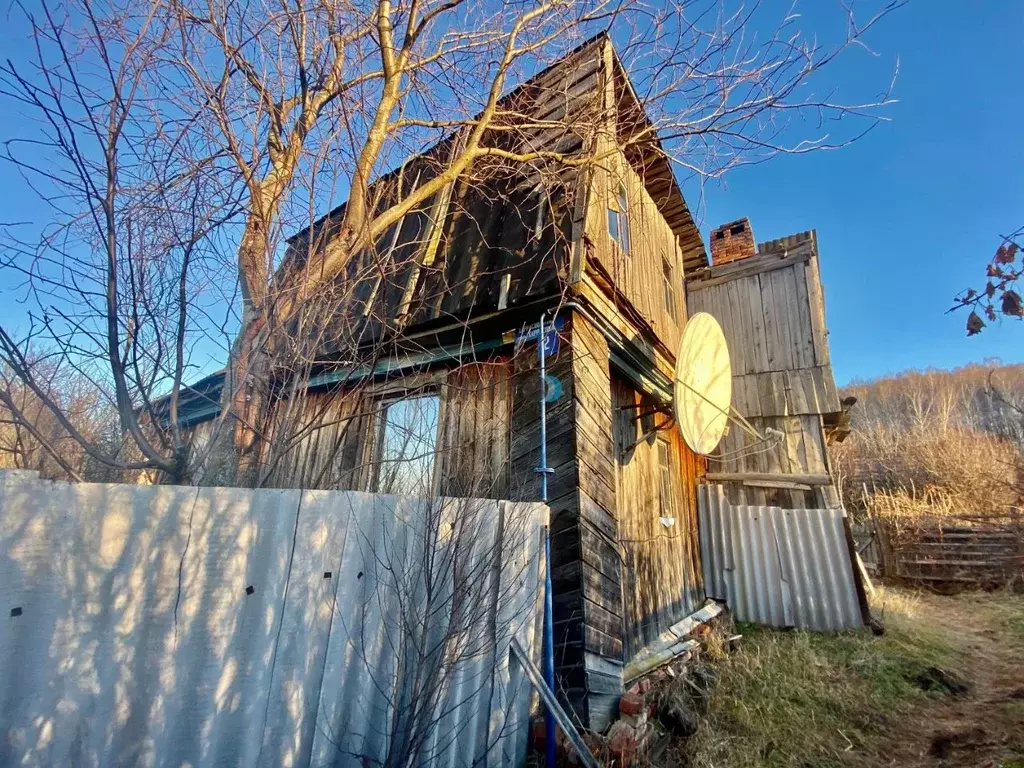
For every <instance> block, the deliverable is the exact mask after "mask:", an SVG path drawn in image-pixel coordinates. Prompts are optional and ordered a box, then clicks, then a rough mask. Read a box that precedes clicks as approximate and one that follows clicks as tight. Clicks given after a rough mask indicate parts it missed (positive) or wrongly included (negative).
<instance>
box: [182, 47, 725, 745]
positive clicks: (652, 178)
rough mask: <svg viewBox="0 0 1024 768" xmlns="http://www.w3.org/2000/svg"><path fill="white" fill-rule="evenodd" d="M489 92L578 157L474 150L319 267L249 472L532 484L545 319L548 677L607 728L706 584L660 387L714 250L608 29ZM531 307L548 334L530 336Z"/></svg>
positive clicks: (464, 489)
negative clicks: (372, 239)
mask: <svg viewBox="0 0 1024 768" xmlns="http://www.w3.org/2000/svg"><path fill="white" fill-rule="evenodd" d="M502 105H503V107H504V109H503V112H504V113H505V114H506V115H507V117H506V118H504V119H505V121H506V122H505V124H504V130H502V131H495V132H494V133H495V136H494V137H493V139H492V140H493V141H495V142H507V144H505V145H504V146H512V147H514V148H522V147H537V146H543V147H548V148H553V149H555V150H557V151H558V152H560V153H562V154H563V155H566V156H573V157H582V158H590V160H589V161H588V162H586V163H583V164H576V163H573V164H567V163H564V162H561V163H560V162H558V161H546V162H544V163H541V162H538V163H537V164H535V165H530V166H524V165H518V166H509V165H508V164H507V163H506V164H504V165H502V164H500V163H494V164H487V163H481V164H477V165H475V166H474V167H473V169H472V170H471V172H470V173H468V174H466V176H465V177H464V178H460V179H458V180H457V181H455V182H454V183H453V184H451V185H449V186H447V187H445V188H444V189H442V190H441V191H440V192H438V193H437V194H436V195H434V196H433V197H432V198H430V199H429V200H428V201H427V202H426V203H424V205H423V206H421V207H420V208H419V209H417V210H415V211H413V212H412V213H410V214H409V215H407V216H406V217H405V218H404V219H402V220H401V221H400V222H398V223H397V224H396V225H395V226H394V227H393V228H392V229H391V231H389V232H387V233H386V234H385V235H384V236H383V237H382V238H380V240H379V241H378V242H377V243H376V245H375V247H374V248H373V249H368V251H367V252H366V253H363V254H359V255H358V256H357V257H354V258H352V259H351V260H350V261H349V263H347V264H346V265H345V268H344V270H343V271H342V273H341V274H340V275H339V276H338V277H337V279H336V280H335V281H334V284H333V290H334V295H335V296H337V301H336V308H335V310H334V311H333V313H332V314H331V317H330V322H328V323H325V324H324V325H323V327H322V328H319V329H318V330H320V331H321V333H320V335H319V336H318V342H317V345H316V366H315V370H314V371H313V374H312V376H311V377H310V378H308V380H306V381H304V382H303V383H302V387H301V390H300V391H295V390H294V388H292V389H289V388H288V387H284V388H282V389H281V390H280V391H281V392H285V393H286V394H281V395H280V396H279V397H278V398H277V399H276V401H275V402H274V406H273V409H272V410H273V412H274V413H273V414H272V415H271V417H270V421H271V422H272V423H278V424H280V423H281V422H282V420H283V419H285V418H286V417H287V418H291V419H293V421H294V422H295V423H297V424H298V425H299V426H300V429H298V430H295V429H292V430H288V431H287V433H286V431H285V430H283V429H282V430H281V432H280V439H271V440H268V441H267V443H268V445H267V447H266V448H265V450H264V452H263V455H262V459H261V461H262V462H263V470H264V471H263V477H264V482H265V483H266V484H269V485H277V486H282V487H306V488H348V489H358V490H366V491H374V492H408V488H409V483H410V481H415V482H416V483H418V484H419V485H420V487H422V486H423V485H424V484H426V485H427V487H429V489H430V490H431V492H434V493H438V494H441V495H445V496H469V497H489V498H508V499H530V500H536V499H539V498H541V490H540V479H539V475H538V472H537V468H538V467H539V466H540V436H541V413H540V408H541V406H540V399H541V385H540V379H539V376H538V349H537V344H538V339H540V342H539V343H543V344H545V345H546V356H547V374H548V379H547V382H546V384H545V387H544V396H545V398H546V436H547V441H546V452H547V466H548V467H549V468H551V470H552V472H551V473H550V474H549V476H548V494H547V497H548V503H549V505H550V509H551V521H552V522H551V542H552V568H553V582H554V614H555V644H556V652H555V657H556V659H555V660H556V674H557V688H558V692H559V694H560V695H561V696H562V697H563V698H564V699H565V701H566V702H567V703H568V704H569V705H571V708H572V709H573V711H574V712H575V713H576V715H577V716H578V717H579V719H580V721H581V722H582V724H583V725H585V726H586V727H589V728H596V729H601V728H603V727H604V725H605V724H606V723H607V722H608V721H609V718H610V717H611V716H612V715H613V714H614V713H617V705H618V698H619V695H620V694H621V691H622V685H623V668H624V665H626V664H628V663H629V662H630V660H631V659H633V658H634V657H635V656H636V654H637V653H638V652H639V651H640V650H641V649H642V648H644V647H645V646H646V645H648V644H650V643H651V642H652V641H654V639H655V638H656V637H657V636H658V635H659V634H660V633H661V632H663V631H664V630H665V629H667V628H668V627H670V626H671V625H672V624H674V623H675V622H677V621H679V620H680V619H682V618H683V617H685V616H686V615H688V614H689V613H691V612H693V611H694V610H696V609H697V608H698V607H699V606H700V604H701V603H702V602H703V598H704V594H703V589H702V586H701V576H700V573H701V568H700V564H699V552H698V544H697V542H698V539H697V535H696V504H697V501H696V484H697V481H698V478H699V477H700V475H701V474H702V473H703V471H704V461H703V460H702V459H701V458H700V457H698V456H696V455H695V454H694V453H693V452H692V451H690V450H689V448H688V447H687V446H686V445H685V444H684V442H683V441H682V439H681V438H680V436H679V434H678V431H677V430H675V429H674V428H673V427H672V424H671V421H670V417H669V416H668V412H667V410H666V408H665V406H666V405H667V404H668V403H669V401H670V398H671V384H672V374H673V365H674V361H675V352H676V348H677V345H678V343H679V339H680V334H681V330H682V328H683V326H684V324H685V323H686V318H687V304H686V295H685V292H684V280H683V278H684V273H685V272H688V271H690V270H694V269H697V268H700V267H703V266H706V264H707V256H706V253H705V250H704V246H703V243H702V240H701V237H700V234H699V232H698V230H697V228H696V226H695V225H694V222H693V220H692V218H691V215H690V212H689V210H688V208H687V205H686V202H685V201H684V199H683V196H682V193H681V192H680V189H679V186H678V184H677V182H676V180H675V178H674V175H673V171H672V168H671V165H670V163H669V161H668V160H667V159H666V157H665V154H664V152H663V151H662V149H661V146H660V144H659V142H658V140H657V138H656V134H655V133H654V132H653V131H652V130H651V124H650V122H649V121H648V119H647V118H646V116H645V114H644V111H643V108H642V106H641V103H640V101H639V99H638V98H637V96H636V94H635V92H634V90H633V88H632V86H631V84H630V82H629V79H628V77H627V74H626V70H625V68H624V66H623V64H622V62H621V61H620V60H619V58H618V56H617V55H616V53H615V51H614V49H613V46H612V45H611V43H610V41H609V40H608V38H607V37H606V36H604V35H601V36H599V37H597V38H595V39H593V40H591V41H589V42H587V43H585V44H584V45H582V46H581V47H580V48H578V49H577V50H575V51H573V52H572V53H571V54H569V55H568V56H567V57H565V58H564V59H563V60H561V61H559V62H558V63H557V64H555V65H554V66H552V67H550V68H549V69H547V70H545V71H543V72H541V73H539V74H538V75H536V76H535V77H533V78H532V79H531V80H529V81H528V82H526V83H524V84H523V85H522V86H520V87H518V88H516V89H515V90H514V91H513V92H511V93H510V94H508V95H507V96H506V97H505V98H504V99H503V100H502ZM638 137H643V139H642V140H637V139H638ZM458 140H459V139H458V135H457V134H456V135H454V136H452V137H449V138H447V139H445V140H444V141H442V142H440V143H439V144H438V145H436V146H434V147H432V148H431V149H429V150H427V151H426V152H424V153H423V154H421V155H417V156H415V157H412V158H410V159H409V160H408V161H407V162H405V163H403V164H402V166H401V167H400V168H397V169H395V170H394V171H393V172H391V173H389V174H387V175H385V176H384V177H382V178H381V179H380V180H379V181H378V182H377V184H376V187H375V190H376V195H375V196H376V198H377V199H378V200H379V201H381V202H380V204H381V205H384V204H387V203H388V201H389V200H392V199H394V198H395V196H400V195H402V194H403V190H407V189H408V188H409V185H416V184H423V183H425V182H426V180H428V179H430V178H432V177H433V176H434V175H435V174H436V173H437V170H438V169H439V168H441V167H443V164H444V163H445V162H446V158H447V157H449V156H450V152H451V151H452V147H453V146H454V142H457V141H458ZM623 147H625V148H626V149H623ZM343 210H344V209H343V207H340V208H338V209H336V210H334V211H332V212H330V213H329V214H328V215H326V216H325V217H324V218H323V219H321V220H320V221H318V222H317V223H316V224H314V225H313V226H312V227H310V228H309V229H308V230H306V231H303V232H301V233H299V234H298V235H297V236H296V237H294V238H293V239H292V241H291V245H290V250H289V253H288V255H287V257H286V266H285V269H286V270H291V274H293V275H296V276H297V277H296V278H295V279H299V277H298V276H301V274H302V266H303V265H304V264H305V263H307V261H308V258H309V255H310V254H311V253H313V252H315V250H316V249H318V248H329V247H330V242H331V238H332V237H333V236H334V234H335V229H336V228H337V223H338V221H339V220H340V216H341V214H342V212H343ZM542 315H543V317H544V318H545V322H546V323H547V324H548V327H549V328H552V329H553V332H550V333H545V335H544V336H543V337H542V338H541V337H540V336H539V332H538V330H537V324H538V321H539V320H540V319H541V317H542ZM367 350H372V353H371V352H366V354H364V352H365V351H367ZM381 350H384V351H385V352H384V353H382V352H381ZM218 388H219V379H218V377H217V376H213V377H210V378H208V379H207V380H204V382H201V383H200V384H199V385H197V386H196V387H195V388H193V389H192V390H190V391H189V392H188V393H187V395H186V397H185V398H184V399H183V405H182V408H183V410H184V413H183V414H182V418H183V421H184V423H186V424H188V425H189V426H191V427H192V429H193V430H194V435H195V439H196V440H201V439H202V438H203V432H204V422H206V423H208V420H209V419H212V418H213V417H214V416H215V415H216V414H217V412H218V405H217V403H218V402H219V394H218ZM288 393H290V394H288ZM413 420H415V422H416V423H415V424H412V423H411V421H413ZM398 432H401V433H402V434H403V435H404V436H405V439H406V441H409V440H411V441H412V442H413V443H415V444H416V446H417V447H418V449H419V450H418V451H417V458H416V461H415V464H414V466H413V468H412V469H411V470H408V471H395V467H394V464H395V462H396V461H397V460H398V458H399V457H398V456H396V455H395V452H394V450H393V445H392V435H393V434H395V433H398ZM286 434H287V435H289V436H288V437H285V435H286Z"/></svg>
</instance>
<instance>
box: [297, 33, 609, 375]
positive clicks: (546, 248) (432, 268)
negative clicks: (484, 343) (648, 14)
mask: <svg viewBox="0 0 1024 768" xmlns="http://www.w3.org/2000/svg"><path fill="white" fill-rule="evenodd" d="M599 77H600V47H599V45H598V42H597V41H592V42H590V43H588V44H587V45H585V46H583V47H581V48H580V49H578V50H577V51H575V52H574V53H572V54H570V55H569V56H568V57H566V58H565V59H563V60H561V61H560V62H559V63H558V64H556V65H554V66H553V67H551V68H549V69H548V70H545V71H544V72H542V73H540V74H539V75H537V76H536V77H534V78H533V79H531V80H530V81H528V82H527V83H524V84H523V85H522V86H520V87H518V88H516V89H515V90H514V91H512V92H511V93H509V94H508V95H507V96H506V97H504V98H503V99H502V101H501V104H500V109H499V113H498V116H497V118H496V123H497V124H498V125H500V127H501V130H494V131H491V132H490V133H489V134H488V135H487V137H486V140H485V145H487V146H496V147H500V148H502V149H508V150H511V151H515V152H519V153H529V152H533V151H538V150H544V151H546V152H552V151H553V152H559V153H564V154H565V155H567V156H576V155H578V154H579V153H581V152H583V151H584V150H585V149H586V148H587V147H588V139H589V138H590V136H591V135H592V131H593V126H594V125H595V122H596V119H597V108H598V106H599V105H598V92H599V91H598V88H597V83H598V80H599ZM457 141H459V136H458V135H453V136H449V137H448V138H446V139H444V140H443V141H442V142H440V143H439V144H437V145H435V146H434V147H431V148H430V149H429V150H427V151H426V152H424V153H423V154H422V155H418V156H415V157H413V158H411V159H409V160H407V161H406V162H405V163H404V164H403V165H402V166H401V167H400V168H399V169H395V170H394V171H391V172H390V173H388V174H387V175H385V176H384V177H382V178H381V179H380V180H379V181H378V182H377V183H376V185H375V186H374V190H373V197H374V199H375V204H376V206H377V208H378V209H379V210H384V209H386V208H387V207H388V206H390V205H392V204H393V203H394V201H395V200H396V199H401V197H402V196H403V195H406V194H408V192H409V191H410V190H411V189H413V188H415V187H417V186H418V185H422V184H425V183H427V182H428V181H429V180H431V179H433V178H435V177H436V175H437V174H438V173H439V172H440V170H441V169H442V168H443V167H444V164H445V163H446V162H447V160H448V158H450V157H451V156H452V151H453V145H454V143H455V142H457ZM577 176H578V170H577V168H576V167H575V166H571V165H566V164H563V163H559V162H558V161H556V160H550V159H547V160H542V159H539V158H538V159H537V160H536V161H535V162H531V163H527V164H523V163H510V162H508V161H504V160H501V159H498V158H494V157H483V158H480V159H479V160H478V161H477V162H476V163H475V164H474V165H473V167H472V168H471V169H470V170H469V171H467V172H466V173H465V174H463V175H462V176H461V177H460V178H459V179H458V180H457V181H456V182H455V183H454V184H453V185H452V187H451V188H450V189H445V190H443V191H442V192H440V193H438V194H437V195H434V196H433V197H431V198H430V199H428V200H426V201H424V202H423V203H422V204H421V205H419V206H418V207H417V208H416V209H415V210H413V211H412V212H410V213H409V214H407V215H406V216H405V217H404V218H403V219H402V220H401V221H400V222H399V223H398V224H397V225H395V226H394V227H392V228H390V229H389V230H388V231H387V232H385V233H384V234H383V235H382V236H380V237H379V238H378V240H377V242H376V243H374V246H373V247H372V248H369V249H366V250H364V251H363V252H361V253H359V254H358V255H356V256H354V257H352V258H351V259H350V260H349V261H348V263H347V264H346V265H345V267H344V268H343V269H342V271H341V273H340V274H339V275H338V276H337V277H336V278H334V279H333V280H332V281H331V283H330V285H329V286H326V287H323V288H319V289H318V296H317V298H316V300H317V301H320V302H325V303H326V305H327V306H328V308H329V311H328V312H327V313H326V314H327V315H329V317H330V321H329V327H327V328H324V327H320V326H319V325H318V326H317V328H316V332H317V333H322V334H323V336H324V338H323V341H322V343H319V344H318V345H317V350H316V357H317V358H318V359H321V360H323V361H325V362H326V361H328V360H331V359H338V358H343V357H345V355H346V352H347V351H348V350H351V349H352V348H353V347H358V346H362V345H367V344H370V343H373V342H376V341H379V340H380V339H382V338H387V337H397V336H400V335H401V334H403V333H408V332H409V331H411V330H412V329H414V328H416V327H417V326H424V325H425V324H431V323H436V322H440V321H444V320H453V319H464V318H467V317H469V316H471V315H479V314H482V313H485V312H488V311H494V310H497V309H498V308H499V304H500V305H501V307H502V308H504V307H505V306H508V307H513V306H515V305H517V304H521V303H523V302H525V301H528V300H531V299H534V298H538V297H541V296H545V295H552V294H555V293H557V292H558V290H559V289H560V285H561V281H562V279H563V277H564V275H565V273H566V270H567V265H568V260H569V251H570V244H571V240H572V234H573V232H572V213H573V209H574V206H575V205H576V197H577V194H578V190H577ZM343 217H344V205H342V206H339V207H338V208H336V209H335V210H333V211H332V212H331V213H330V214H328V215H327V216H325V217H324V218H323V219H321V220H320V221H318V222H316V223H315V224H314V225H313V226H312V227H310V228H309V229H308V230H306V231H304V232H301V233H299V234H298V235H297V236H296V237H294V238H293V239H292V240H291V242H290V249H289V254H288V257H287V258H286V265H287V267H286V269H287V273H288V276H287V277H283V278H282V283H283V285H284V287H285V289H287V285H288V284H289V282H290V281H293V280H297V279H302V278H303V277H304V276H303V274H302V266H303V265H304V264H305V263H307V259H308V256H309V254H310V253H311V252H314V251H315V250H317V249H324V248H329V247H330V244H331V240H332V238H333V237H335V236H336V235H337V230H338V227H339V225H340V222H341V220H342V219H343ZM436 228H439V230H440V231H439V232H438V231H436ZM432 238H433V240H434V241H435V242H436V243H437V247H436V250H434V249H432V248H431V247H429V246H430V243H431V239H432ZM282 274H284V273H282ZM313 277H315V276H313ZM506 283H507V285H506ZM503 286H504V287H503ZM331 308H333V309H331Z"/></svg>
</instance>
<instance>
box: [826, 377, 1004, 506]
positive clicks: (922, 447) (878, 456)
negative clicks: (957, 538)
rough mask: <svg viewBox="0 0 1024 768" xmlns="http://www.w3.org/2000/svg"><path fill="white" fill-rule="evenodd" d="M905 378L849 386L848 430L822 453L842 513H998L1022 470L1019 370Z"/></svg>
mask: <svg viewBox="0 0 1024 768" xmlns="http://www.w3.org/2000/svg"><path fill="white" fill-rule="evenodd" d="M992 377H993V378H992V379H991V381H992V383H994V384H995V385H997V388H996V389H993V388H991V387H990V382H989V371H988V370H987V369H986V368H982V367H971V368H965V369H960V370H955V371H931V372H925V373H915V372H909V373H905V374H901V375H899V376H896V377H891V378H887V379H879V380H877V381H873V382H867V383H861V384H854V385H852V386H850V387H847V388H846V389H845V390H844V393H843V394H844V395H850V394H852V395H854V396H856V397H857V398H858V402H857V404H856V405H855V406H854V409H853V423H852V427H853V433H852V434H851V435H850V436H849V437H848V438H847V439H846V440H845V441H844V442H842V443H839V444H835V445H833V446H830V455H831V457H832V459H833V463H834V466H835V468H836V471H837V475H838V477H839V480H840V486H841V490H842V493H843V501H844V503H845V506H846V508H847V509H848V510H850V511H852V512H854V513H855V514H856V513H863V512H869V513H873V514H880V515H886V514H889V513H893V512H894V513H897V514H899V515H901V516H907V515H913V514H916V513H923V514H929V515H941V514H943V513H944V512H946V511H947V510H949V511H952V512H954V513H955V514H962V513H968V514H976V515H984V514H991V513H1004V512H1005V511H1006V509H1007V508H1008V507H1009V506H1011V505H1013V504H1015V503H1017V502H1018V500H1019V499H1018V497H1019V494H1020V493H1022V492H1024V488H1021V487H1019V483H1020V477H1021V475H1019V474H1018V472H1019V471H1024V456H1022V452H1024V418H1022V414H1024V410H1021V409H1020V407H1021V406H1020V405H1018V402H1017V401H1020V404H1024V367H1022V366H1008V367H1005V368H1002V369H998V370H996V371H994V372H993V373H992Z"/></svg>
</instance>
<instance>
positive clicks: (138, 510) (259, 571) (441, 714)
mask: <svg viewBox="0 0 1024 768" xmlns="http://www.w3.org/2000/svg"><path fill="white" fill-rule="evenodd" d="M434 503H435V506H433V507H430V506H428V502H426V501H424V500H422V499H410V498H401V497H393V496H373V495H369V494H361V493H348V492H339V491H301V490H244V489H236V488H187V487H174V486H132V485H99V484H68V483H53V482H46V481H39V480H37V479H34V478H31V477H15V476H11V477H6V478H5V477H4V473H0V609H2V611H3V614H2V615H0V622H2V623H0V765H25V766H54V765H74V766H107V765H144V766H149V765H153V766H156V765H168V766H171V765H173V766H178V765H191V766H193V767H194V768H198V767H199V766H212V765H217V766H246V767H248V766H310V765H316V766H320V765H331V766H339V765H340V766H348V765H352V766H362V765H367V764H373V765H380V764H385V763H387V762H388V761H390V762H400V763H402V764H405V765H428V764H429V765H444V766H457V765H469V764H476V765H519V764H521V763H522V760H523V757H524V755H525V748H526V736H527V716H528V708H529V702H530V695H531V690H530V685H529V683H528V681H527V680H526V679H525V677H524V675H523V673H522V670H521V669H520V668H519V665H518V663H517V662H512V663H511V664H510V654H509V645H510V642H511V638H512V637H513V636H515V637H517V638H518V639H519V641H520V643H521V644H522V645H523V647H525V648H527V649H528V650H529V651H530V653H532V654H533V655H534V658H538V659H539V644H540V631H539V627H540V624H539V622H540V611H538V603H537V601H538V599H539V598H540V596H541V589H542V587H541V584H540V581H539V573H540V565H541V552H542V548H541V546H540V543H541V538H540V536H541V526H542V525H543V524H545V523H546V521H547V510H546V508H545V507H544V506H543V505H539V504H515V503H511V502H503V501H485V500H466V499H461V500H453V499H446V500H442V501H441V502H438V501H436V500H435V502H434ZM403 756H405V757H407V758H408V759H400V758H401V757H403Z"/></svg>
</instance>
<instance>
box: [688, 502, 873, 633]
mask: <svg viewBox="0 0 1024 768" xmlns="http://www.w3.org/2000/svg"><path fill="white" fill-rule="evenodd" d="M698 498H699V507H700V542H701V558H702V560H703V564H704V588H705V590H706V592H707V595H708V597H713V598H715V599H718V600H724V601H725V602H726V604H727V605H728V607H729V609H730V611H732V613H733V615H734V616H735V617H736V618H737V619H739V620H740V621H750V622H754V623H757V624H767V625H769V626H773V627H799V628H803V629H816V630H824V631H829V630H840V629H849V628H852V627H860V626H862V624H863V621H862V618H861V612H860V603H859V601H858V597H857V589H856V585H855V583H854V575H853V566H852V563H851V560H850V552H849V548H848V545H847V543H846V538H845V532H844V530H843V514H844V513H843V510H842V509H782V508H780V507H767V506H746V505H742V506H740V505H732V504H730V503H729V502H728V500H727V499H726V498H725V492H724V490H723V489H722V486H720V485H702V486H700V488H699V497H698Z"/></svg>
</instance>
